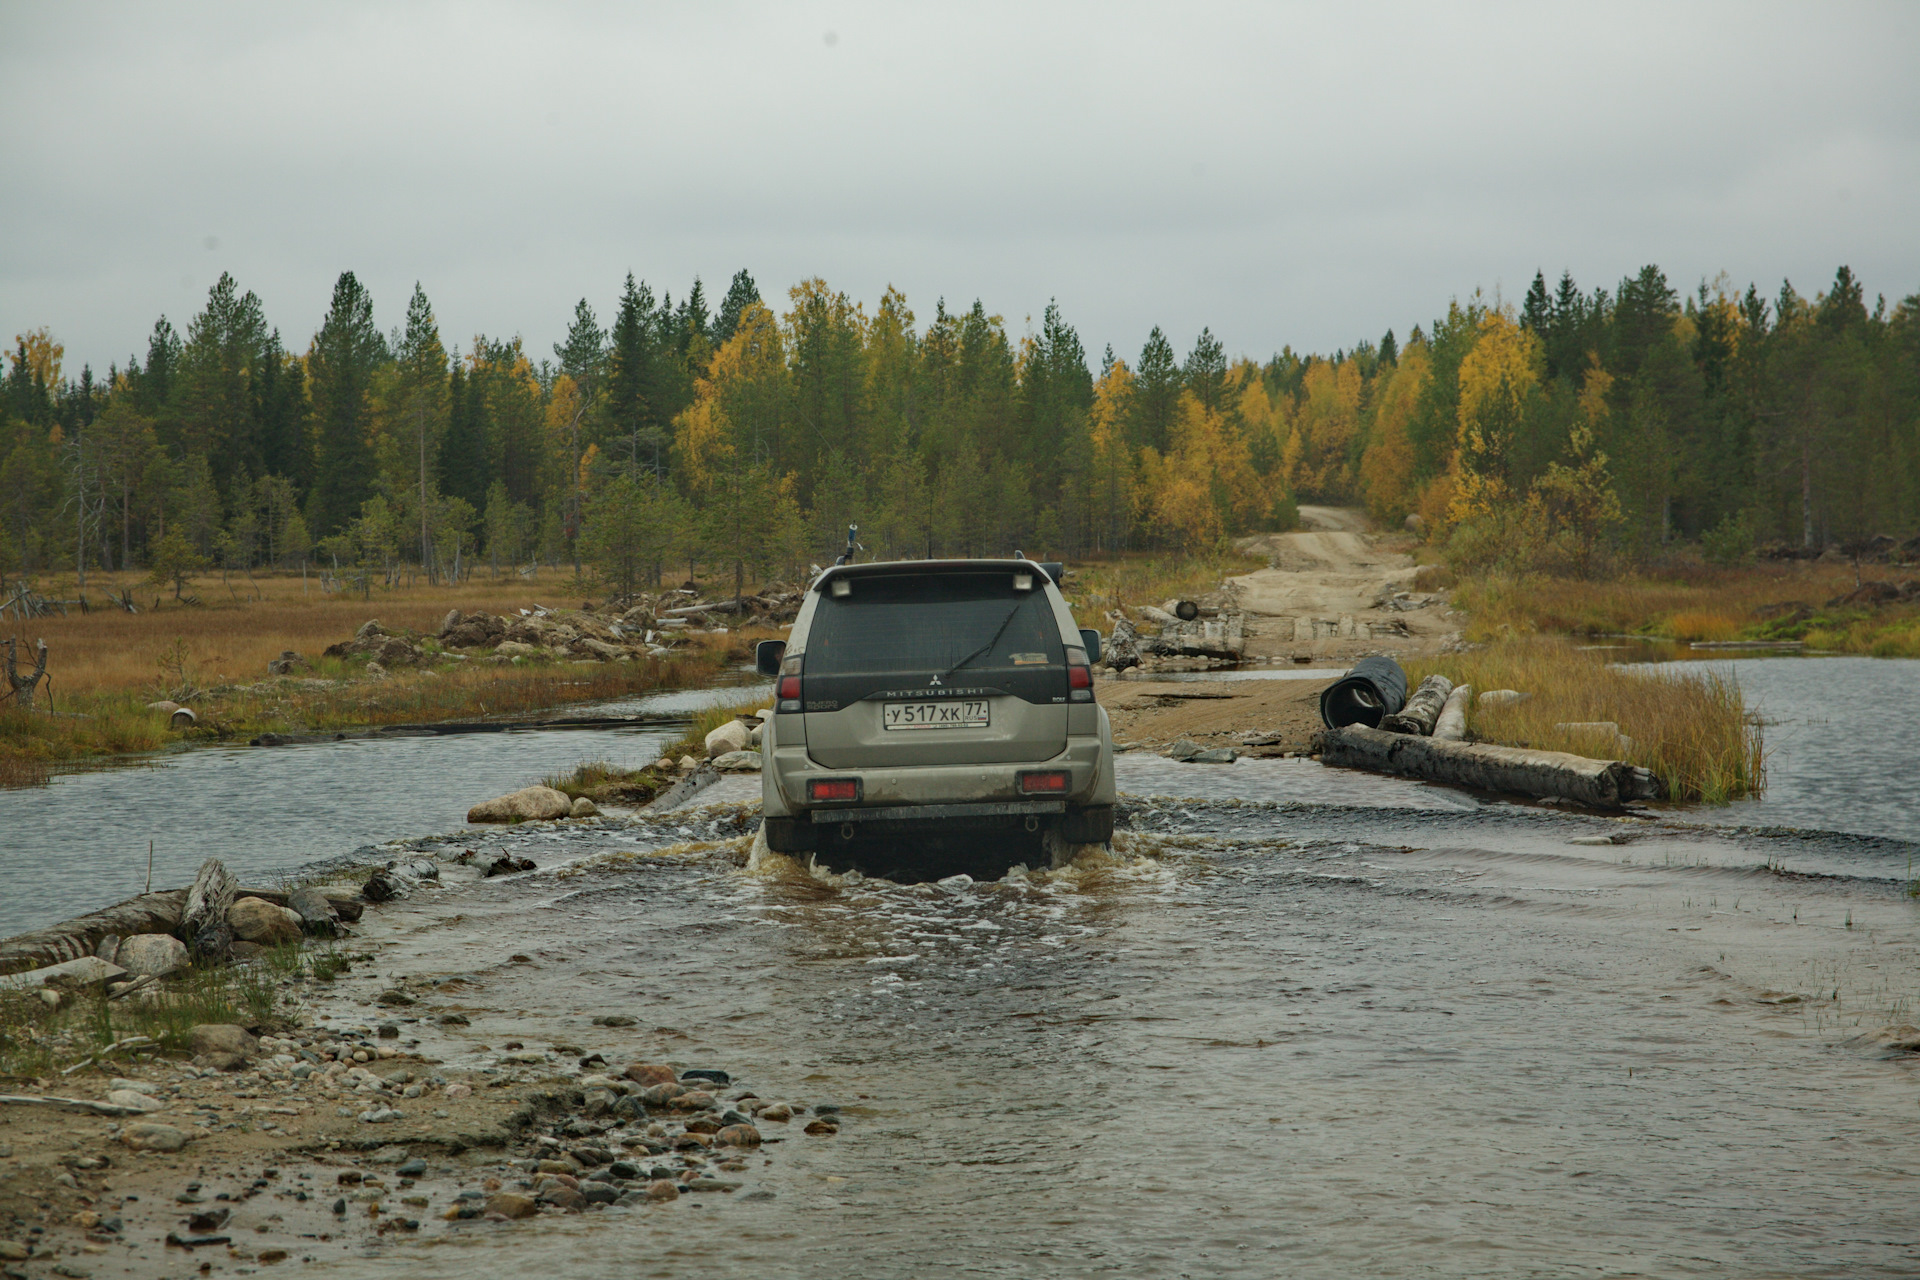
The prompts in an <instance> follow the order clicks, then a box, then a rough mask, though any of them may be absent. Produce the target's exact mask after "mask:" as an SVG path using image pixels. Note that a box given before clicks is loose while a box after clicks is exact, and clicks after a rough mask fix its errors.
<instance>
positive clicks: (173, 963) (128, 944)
mask: <svg viewBox="0 0 1920 1280" xmlns="http://www.w3.org/2000/svg"><path fill="white" fill-rule="evenodd" d="M118 960H119V963H120V967H121V968H123V969H125V970H126V971H127V972H128V973H131V974H133V975H135V976H136V977H154V978H164V977H166V976H167V975H168V974H170V973H176V972H178V971H179V970H181V969H184V968H186V967H187V944H186V943H184V942H182V941H180V939H178V938H176V937H174V936H173V935H172V934H170V933H139V934H135V935H134V936H133V937H131V938H128V939H126V940H125V941H123V942H122V943H121V944H120V951H119V955H118Z"/></svg>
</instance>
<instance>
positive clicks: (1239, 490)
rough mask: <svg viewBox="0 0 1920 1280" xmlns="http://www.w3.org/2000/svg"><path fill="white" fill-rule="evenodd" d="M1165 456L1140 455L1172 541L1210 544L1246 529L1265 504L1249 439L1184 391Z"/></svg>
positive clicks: (1150, 496) (1157, 515) (1155, 512)
mask: <svg viewBox="0 0 1920 1280" xmlns="http://www.w3.org/2000/svg"><path fill="white" fill-rule="evenodd" d="M1170 434H1171V436H1172V439H1171V441H1170V442H1169V444H1170V447H1169V449H1168V451H1167V454H1166V456H1165V457H1162V456H1161V455H1160V454H1159V453H1158V452H1157V451H1156V450H1154V449H1151V448H1148V449H1143V450H1141V453H1140V473H1141V474H1140V479H1141V483H1142V490H1143V492H1144V493H1145V495H1146V501H1147V504H1148V508H1149V510H1150V512H1151V514H1152V518H1153V520H1154V522H1155V523H1157V524H1158V525H1159V526H1160V527H1161V528H1162V529H1163V530H1164V531H1165V532H1166V534H1167V536H1168V537H1169V538H1171V539H1173V540H1174V541H1176V542H1178V543H1180V544H1182V545H1184V546H1186V547H1190V548H1191V547H1208V546H1213V545H1215V544H1217V543H1219V542H1220V541H1221V540H1222V539H1224V538H1225V537H1226V535H1227V534H1229V533H1232V532H1235V531H1237V530H1239V529H1241V528H1244V527H1246V525H1247V524H1248V523H1250V522H1251V521H1252V520H1254V519H1255V518H1257V517H1258V516H1259V514H1260V513H1261V511H1262V510H1263V509H1264V507H1265V505H1266V504H1265V494H1264V492H1263V491H1262V487H1261V483H1260V476H1259V473H1258V472H1256V471H1255V470H1254V469H1253V458H1252V456H1251V454H1250V453H1249V451H1248V449H1247V442H1246V440H1245V439H1244V438H1243V437H1241V436H1240V435H1239V434H1238V433H1236V432H1234V431H1233V430H1231V429H1230V428H1229V427H1228V425H1227V421H1226V419H1225V418H1223V417H1221V415H1220V414H1219V413H1218V412H1217V411H1216V410H1213V409H1209V408H1207V407H1206V406H1205V405H1203V404H1202V403H1200V400H1199V398H1198V397H1196V396H1195V395H1194V394H1193V393H1192V392H1190V391H1187V392H1182V393H1181V395H1180V407H1179V409H1178V411H1177V412H1176V413H1175V415H1174V420H1173V424H1172V430H1171V433H1170Z"/></svg>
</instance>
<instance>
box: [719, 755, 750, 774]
mask: <svg viewBox="0 0 1920 1280" xmlns="http://www.w3.org/2000/svg"><path fill="white" fill-rule="evenodd" d="M713 767H714V768H716V769H718V770H719V771H720V772H722V773H758V772H759V771H760V753H759V752H758V751H727V752H723V753H722V754H720V755H718V756H715V757H714V759H713Z"/></svg>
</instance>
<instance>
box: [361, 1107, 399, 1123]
mask: <svg viewBox="0 0 1920 1280" xmlns="http://www.w3.org/2000/svg"><path fill="white" fill-rule="evenodd" d="M405 1115H406V1113H405V1112H403V1111H396V1110H394V1109H393V1108H392V1107H375V1108H374V1109H373V1110H372V1111H362V1112H361V1113H360V1122H361V1123H362V1124H387V1123H389V1122H391V1121H394V1120H400V1119H404V1118H405Z"/></svg>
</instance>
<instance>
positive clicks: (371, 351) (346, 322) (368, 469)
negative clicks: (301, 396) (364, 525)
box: [307, 271, 387, 537]
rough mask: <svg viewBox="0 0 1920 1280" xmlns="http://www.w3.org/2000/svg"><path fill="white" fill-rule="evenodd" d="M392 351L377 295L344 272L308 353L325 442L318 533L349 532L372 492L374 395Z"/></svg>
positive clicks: (317, 496)
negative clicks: (377, 373) (378, 321)
mask: <svg viewBox="0 0 1920 1280" xmlns="http://www.w3.org/2000/svg"><path fill="white" fill-rule="evenodd" d="M386 354H387V351H386V342H385V341H384V340H383V339H382V338H381V336H380V330H378V329H377V328H375V327H374V324H373V299H372V298H371V297H370V296H369V295H368V294H367V291H366V289H365V288H363V287H362V286H361V284H360V282H359V280H357V279H355V278H354V274H353V272H351V271H343V272H341V273H340V279H339V280H338V281H337V282H335V284H334V286H333V304H332V306H330V307H329V308H328V310H327V315H326V319H325V320H324V321H322V322H321V325H320V332H319V333H317V334H315V335H314V339H313V347H312V350H311V351H310V352H309V353H308V357H307V359H308V367H309V369H310V371H311V375H310V376H311V394H312V398H313V415H314V425H315V428H316V436H317V443H318V446H319V447H318V449H317V451H316V452H317V455H318V456H317V458H316V476H315V482H314V495H313V500H314V510H315V519H314V522H313V524H314V532H315V533H316V534H318V535H320V536H323V537H324V536H326V535H328V534H333V533H338V532H340V531H341V530H344V529H345V528H346V527H347V525H348V524H349V523H350V522H351V521H352V520H353V518H354V517H355V515H357V514H358V513H359V510H360V504H361V503H362V502H364V501H365V500H366V499H367V498H369V497H371V496H372V494H373V472H374V467H373V461H374V459H373V444H372V441H371V439H370V437H369V425H370V418H371V416H372V398H371V393H372V387H373V374H374V370H375V369H376V368H377V367H378V366H379V365H380V364H381V362H382V361H384V360H385V358H386Z"/></svg>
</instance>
